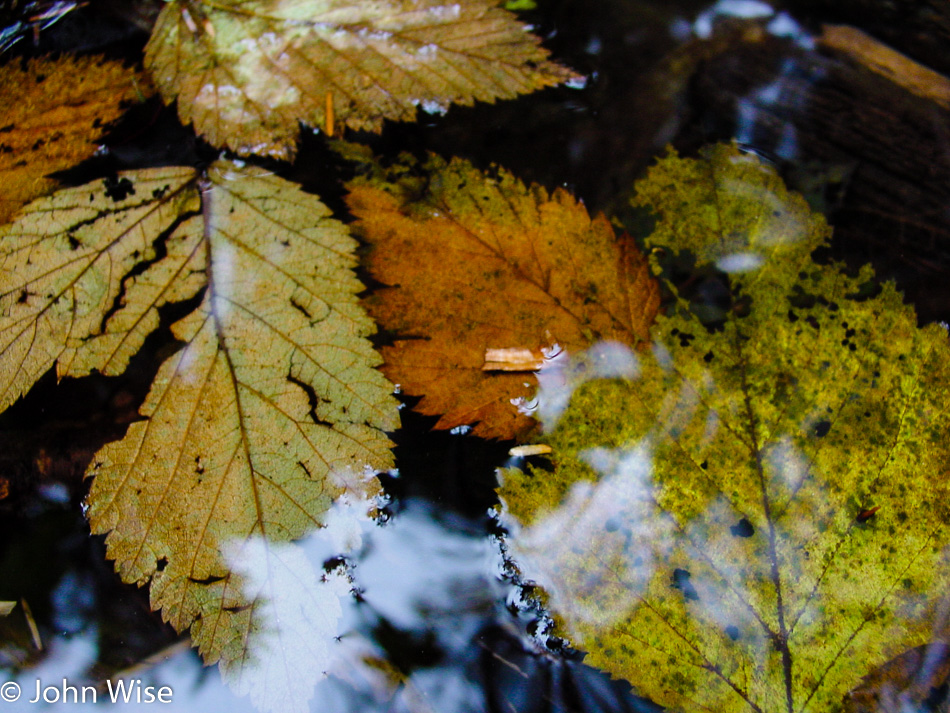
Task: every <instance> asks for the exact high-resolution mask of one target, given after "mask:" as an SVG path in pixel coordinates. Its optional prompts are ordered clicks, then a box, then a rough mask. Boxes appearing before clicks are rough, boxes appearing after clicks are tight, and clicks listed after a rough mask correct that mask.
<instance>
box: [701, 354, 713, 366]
mask: <svg viewBox="0 0 950 713" xmlns="http://www.w3.org/2000/svg"><path fill="white" fill-rule="evenodd" d="M714 358H715V355H714V354H713V353H712V351H708V352H706V353H705V354H704V355H703V361H704V362H706V363H707V364H708V363H709V362H711V361H712V360H713V359H714Z"/></svg>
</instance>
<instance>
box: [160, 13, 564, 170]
mask: <svg viewBox="0 0 950 713" xmlns="http://www.w3.org/2000/svg"><path fill="white" fill-rule="evenodd" d="M539 42H540V41H539V40H538V38H537V37H535V36H534V35H532V34H530V33H529V32H527V31H526V27H525V26H524V25H522V24H521V23H519V22H517V21H516V20H515V18H514V16H513V15H512V14H511V13H509V12H507V11H506V10H503V9H501V8H499V7H497V4H496V3H495V2H494V1H493V0H459V2H454V3H444V2H442V1H441V0H421V1H419V2H405V1H404V0H386V1H385V2H373V1H371V0H360V1H359V2H349V1H346V2H344V1H343V0H329V1H324V0H320V1H317V0H253V1H251V2H246V1H242V2H238V1H237V0H227V1H225V2H213V3H212V2H207V1H205V0H173V1H172V2H169V3H167V4H166V5H165V7H164V9H163V10H162V13H161V15H160V16H159V19H158V22H157V24H156V26H155V30H154V32H153V34H152V39H151V40H150V41H149V44H148V47H147V48H146V55H145V63H146V66H147V67H148V68H149V69H150V70H151V72H152V73H153V75H154V77H155V81H156V83H157V84H158V86H159V88H160V90H161V92H162V95H163V96H164V97H165V99H166V100H167V101H169V102H171V101H174V100H175V99H176V98H177V100H178V111H179V115H180V116H181V119H182V121H183V122H185V123H193V124H194V125H195V129H196V130H197V131H198V133H199V134H201V135H202V136H203V137H205V138H206V139H207V140H208V141H210V142H211V143H212V144H214V145H216V146H227V147H228V148H231V149H233V150H234V151H237V152H238V153H240V154H261V155H270V156H274V157H277V158H284V159H286V158H290V157H291V156H292V155H293V154H294V150H295V144H296V140H297V132H298V122H301V121H302V122H305V123H307V124H309V125H311V126H313V127H316V128H320V129H324V130H327V133H329V134H330V135H332V133H333V131H332V126H328V114H329V113H332V114H333V117H334V118H331V119H330V121H336V122H338V123H339V124H341V125H344V126H348V127H350V128H353V129H362V130H369V131H379V130H380V129H381V128H382V122H383V119H392V120H397V121H412V120H413V119H414V118H415V116H416V110H417V108H421V109H423V110H424V111H429V112H433V111H434V112H439V113H442V112H444V111H445V110H446V109H447V108H448V106H449V104H452V103H456V104H466V105H468V104H472V103H473V102H474V101H475V100H479V101H487V102H492V101H494V100H495V99H507V98H512V97H514V96H516V95H518V94H523V93H526V92H531V91H534V90H535V89H540V88H542V87H546V86H551V85H554V84H557V83H559V82H563V81H567V80H569V79H572V78H576V75H575V74H574V73H573V72H571V71H570V70H567V69H565V68H563V67H560V66H558V65H556V64H554V63H552V62H549V61H547V59H546V57H547V51H545V50H544V49H543V48H542V47H541V46H540V44H539Z"/></svg>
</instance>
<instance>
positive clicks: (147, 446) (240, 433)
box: [89, 163, 397, 668]
mask: <svg viewBox="0 0 950 713" xmlns="http://www.w3.org/2000/svg"><path fill="white" fill-rule="evenodd" d="M202 203H203V218H204V235H205V237H204V240H205V249H206V250H207V252H208V255H209V256H210V260H209V264H208V267H207V280H208V284H207V288H206V291H205V294H204V299H203V301H202V303H201V305H200V306H199V307H198V309H197V310H196V311H195V312H193V313H192V314H190V315H189V316H187V317H185V318H184V319H182V320H181V321H179V322H178V323H176V324H175V325H174V326H173V332H174V334H175V336H176V337H178V338H179V339H180V340H182V341H183V342H186V345H185V346H184V347H183V348H182V349H181V350H180V351H179V352H177V353H176V354H175V355H174V356H173V357H171V358H170V359H168V360H167V361H166V362H165V363H164V364H163V365H162V367H161V369H160V370H159V373H158V375H157V376H156V378H155V382H154V384H153V386H152V390H151V392H150V393H149V395H148V398H147V399H146V402H145V404H144V405H143V406H142V408H141V414H142V416H143V417H145V418H144V420H142V421H138V422H135V423H133V424H132V425H131V426H130V427H129V430H128V433H127V435H126V437H125V438H124V439H123V440H122V441H120V442H118V443H114V444H110V445H107V446H106V447H105V448H103V449H102V450H101V451H100V452H99V453H98V454H97V455H96V457H95V458H94V462H93V464H92V465H91V466H90V471H89V472H90V474H94V475H95V480H94V481H93V485H92V489H91V492H90V494H89V519H90V523H91V524H92V529H93V531H94V532H97V533H109V534H108V537H107V538H106V545H107V547H108V555H109V557H110V558H112V559H114V560H115V561H116V568H117V569H118V571H119V572H120V573H121V575H122V578H123V579H124V580H125V581H127V582H138V583H140V584H142V583H145V582H147V581H151V583H152V590H151V599H152V605H153V606H154V607H155V608H156V609H158V608H161V610H162V615H163V617H164V618H165V619H166V620H168V621H170V622H171V623H172V624H173V625H174V626H175V627H176V628H177V629H179V630H183V629H186V628H188V627H189V626H191V627H192V635H193V637H194V639H195V641H196V642H197V644H198V646H199V647H200V649H201V651H202V653H203V655H204V657H205V660H206V661H209V662H211V661H215V660H218V659H221V660H222V664H223V665H224V666H225V668H227V667H229V666H231V665H237V664H240V662H241V661H242V659H243V658H244V657H245V656H246V654H247V652H246V649H245V647H246V643H247V637H248V636H249V634H250V633H251V632H252V631H253V630H254V628H255V626H256V624H255V616H256V608H255V602H254V601H247V600H246V599H245V598H244V596H243V594H242V590H241V587H240V586H239V584H240V583H239V579H238V578H236V577H235V576H233V575H232V573H231V572H230V569H229V567H228V566H227V564H226V563H225V561H224V560H223V559H222V555H221V548H222V546H223V543H225V542H231V541H233V540H235V539H237V540H239V541H240V540H243V539H246V538H250V537H256V536H261V537H265V538H267V539H269V540H284V539H290V538H296V537H300V536H301V535H303V534H304V533H305V532H307V531H308V530H309V529H312V528H313V527H316V526H319V525H320V523H321V522H322V518H323V515H324V513H325V512H326V511H327V509H328V507H329V506H330V503H331V502H332V501H333V499H334V498H336V497H337V496H338V495H339V494H341V493H342V492H344V490H345V489H346V488H347V487H353V488H357V489H358V490H362V491H363V493H364V494H365V493H366V492H374V491H375V488H377V487H378V485H376V484H375V483H376V481H375V479H372V480H366V479H365V478H364V479H354V478H353V477H352V474H353V473H354V472H355V473H359V472H362V470H363V469H365V468H373V469H380V468H386V467H388V466H390V465H391V462H392V461H391V455H390V450H389V449H390V445H391V444H390V443H389V441H388V440H387V439H386V437H385V436H384V435H383V433H382V430H393V429H394V428H395V427H396V425H397V419H396V412H395V405H396V404H395V400H394V398H393V397H392V395H391V391H392V387H391V386H390V385H389V384H388V382H387V381H386V380H385V379H384V378H383V376H382V375H381V374H380V373H379V372H377V371H376V370H375V369H374V368H373V367H374V366H375V365H376V364H377V363H378V361H379V359H378V357H377V355H376V354H375V352H374V351H373V349H372V347H371V346H370V344H369V342H368V341H367V340H366V339H365V337H366V336H367V335H368V334H370V333H372V331H373V329H374V327H373V324H372V322H371V321H370V319H369V318H368V317H367V316H366V315H365V314H364V313H363V311H362V309H361V308H360V306H359V303H358V301H357V299H356V293H357V292H358V291H359V290H361V289H362V286H361V285H360V283H359V281H358V280H357V279H356V277H355V275H354V274H353V272H352V267H353V266H354V265H355V258H354V257H353V254H352V253H353V248H354V247H355V242H354V241H353V239H352V238H350V237H349V235H348V234H347V232H346V229H345V228H344V226H343V225H342V224H340V223H339V222H337V221H335V220H332V219H331V218H329V217H328V213H329V211H328V210H327V209H326V207H325V206H323V205H322V204H321V203H320V202H319V201H318V200H317V199H316V198H315V197H313V196H308V195H307V194H305V193H303V192H302V191H300V190H299V189H297V188H296V187H294V186H293V185H292V184H289V183H287V182H286V181H284V180H283V179H280V178H277V177H275V176H269V175H267V174H266V173H264V172H263V171H261V170H260V169H247V170H237V169H235V168H233V167H230V166H229V165H227V164H221V163H219V164H216V165H215V166H214V167H212V169H211V170H210V171H209V176H208V179H207V180H206V181H205V182H204V183H203V189H202ZM348 483H349V485H347V484H348ZM354 484H355V485H354Z"/></svg>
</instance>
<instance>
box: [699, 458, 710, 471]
mask: <svg viewBox="0 0 950 713" xmlns="http://www.w3.org/2000/svg"><path fill="white" fill-rule="evenodd" d="M699 467H700V468H702V469H703V470H706V469H707V468H708V467H709V461H708V460H704V461H703V462H702V463H700V464H699Z"/></svg>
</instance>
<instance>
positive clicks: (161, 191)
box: [152, 186, 169, 201]
mask: <svg viewBox="0 0 950 713" xmlns="http://www.w3.org/2000/svg"><path fill="white" fill-rule="evenodd" d="M168 189H169V186H162V187H161V188H156V189H155V190H153V191H152V198H154V199H155V200H157V201H158V200H161V199H162V198H164V197H165V194H166V193H168Z"/></svg>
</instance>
